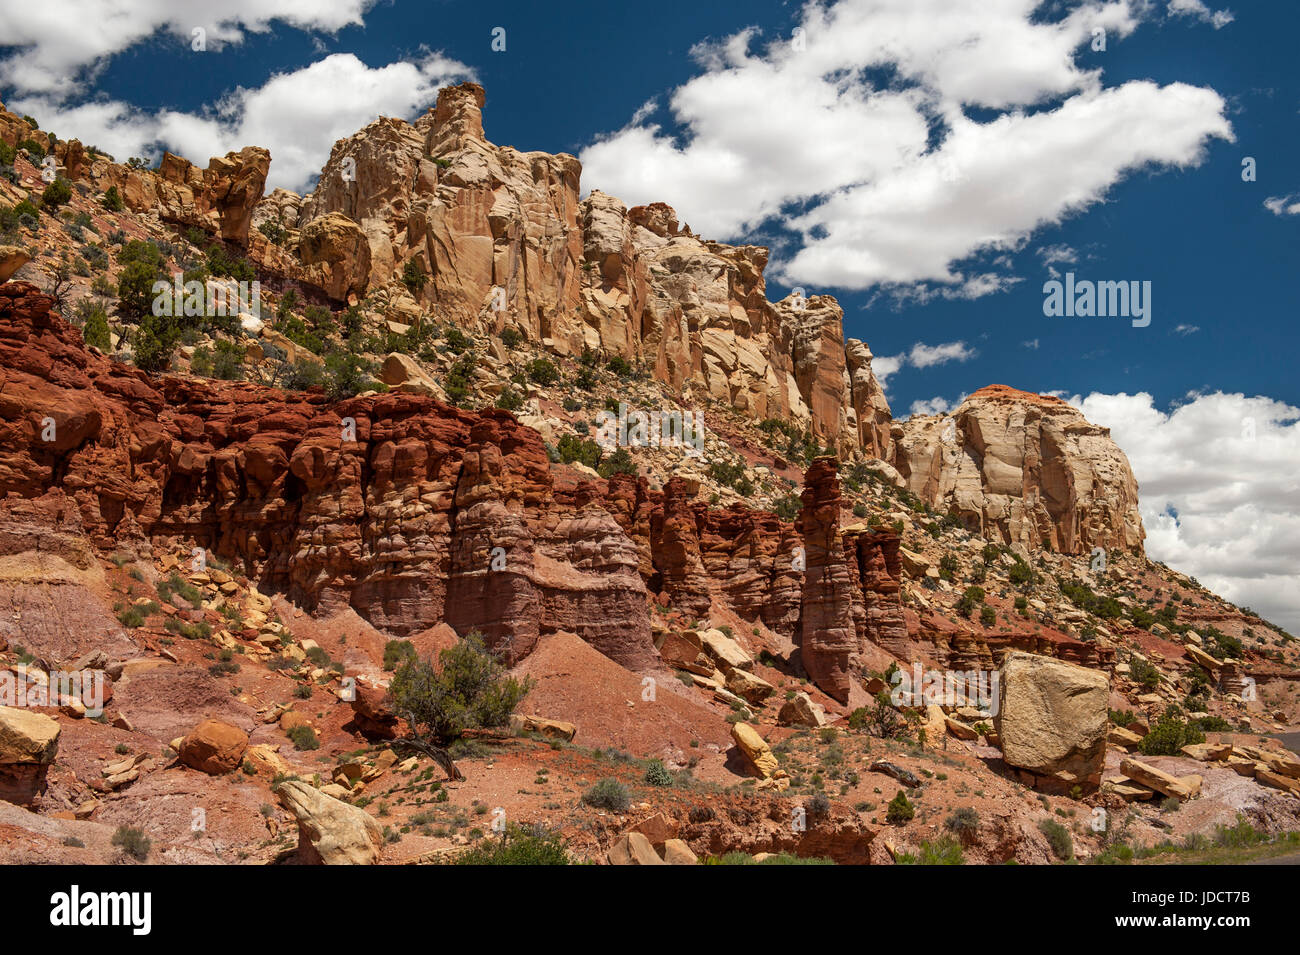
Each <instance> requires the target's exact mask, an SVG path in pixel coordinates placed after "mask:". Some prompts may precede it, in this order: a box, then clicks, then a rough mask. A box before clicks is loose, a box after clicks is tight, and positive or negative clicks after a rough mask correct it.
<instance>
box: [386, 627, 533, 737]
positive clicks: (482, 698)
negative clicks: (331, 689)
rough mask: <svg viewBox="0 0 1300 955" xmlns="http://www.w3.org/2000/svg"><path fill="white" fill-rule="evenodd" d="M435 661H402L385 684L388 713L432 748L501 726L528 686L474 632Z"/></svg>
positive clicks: (529, 680) (529, 682) (528, 679)
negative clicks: (390, 703) (389, 703)
mask: <svg viewBox="0 0 1300 955" xmlns="http://www.w3.org/2000/svg"><path fill="white" fill-rule="evenodd" d="M438 661H439V663H440V664H441V667H440V668H437V667H434V665H433V660H432V658H429V659H425V660H419V659H414V658H412V659H408V660H406V662H404V663H403V664H402V665H401V666H399V667H398V668H397V672H396V673H394V674H393V679H392V681H391V683H390V685H389V693H390V695H391V696H392V698H393V709H394V711H395V712H396V713H397V714H398V715H399V716H402V717H403V718H404V719H406V721H407V723H408V724H409V725H410V726H411V728H412V731H413V732H414V733H415V734H416V735H417V736H418V737H421V738H425V739H427V740H429V741H431V742H433V743H436V744H440V745H442V744H446V743H449V742H451V741H452V740H454V739H456V738H458V737H459V736H460V735H461V734H462V733H464V732H465V731H466V730H470V729H492V728H495V727H500V726H505V725H506V724H507V723H509V722H510V714H512V713H513V712H514V710H515V707H516V706H518V705H519V702H520V700H522V699H523V698H524V697H525V696H527V695H528V691H529V690H531V689H532V686H533V681H532V679H531V678H527V679H524V680H522V681H520V680H517V679H516V678H514V677H512V676H509V675H508V674H507V673H506V670H505V667H504V666H502V665H501V663H499V662H498V661H497V660H496V658H495V657H493V656H492V654H490V653H489V652H488V651H487V649H486V648H485V647H484V645H483V637H482V635H481V634H479V633H478V632H477V631H474V632H471V633H470V634H469V635H468V636H466V637H465V639H464V640H462V641H460V642H459V643H457V644H456V645H455V646H452V647H448V648H447V649H445V650H443V651H442V652H441V653H440V654H439V655H438Z"/></svg>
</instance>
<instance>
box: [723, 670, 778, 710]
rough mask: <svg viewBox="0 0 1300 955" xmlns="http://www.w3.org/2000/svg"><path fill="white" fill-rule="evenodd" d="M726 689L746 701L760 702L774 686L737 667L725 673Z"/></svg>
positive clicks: (773, 689) (774, 688)
mask: <svg viewBox="0 0 1300 955" xmlns="http://www.w3.org/2000/svg"><path fill="white" fill-rule="evenodd" d="M727 689H728V690H729V691H730V692H732V693H734V694H736V695H737V696H739V697H741V698H742V699H744V700H745V701H746V702H747V703H754V704H761V703H762V702H763V701H764V700H766V699H767V698H768V697H769V696H771V695H772V693H773V692H774V691H775V690H776V687H774V686H773V685H772V684H771V683H768V682H767V681H766V680H764V679H763V678H762V677H758V676H755V675H754V674H752V673H750V672H749V671H747V670H739V669H737V670H732V671H731V673H729V674H728V675H727Z"/></svg>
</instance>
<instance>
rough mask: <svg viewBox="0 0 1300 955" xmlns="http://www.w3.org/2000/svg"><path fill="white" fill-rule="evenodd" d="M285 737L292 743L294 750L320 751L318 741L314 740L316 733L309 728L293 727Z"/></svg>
mask: <svg viewBox="0 0 1300 955" xmlns="http://www.w3.org/2000/svg"><path fill="white" fill-rule="evenodd" d="M286 735H287V736H288V737H289V740H290V742H292V743H293V748H294V749H303V750H308V749H320V740H318V739H317V738H316V731H315V730H314V729H312V728H311V727H310V726H295V727H294V728H293V729H291V730H289V731H288V733H287V734H286Z"/></svg>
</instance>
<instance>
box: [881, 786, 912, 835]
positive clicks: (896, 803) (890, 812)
mask: <svg viewBox="0 0 1300 955" xmlns="http://www.w3.org/2000/svg"><path fill="white" fill-rule="evenodd" d="M915 815H916V810H915V809H914V808H913V807H912V803H911V802H910V801H909V800H908V798H907V793H905V792H903V790H901V789H900V790H899V791H898V795H896V796H895V797H894V798H893V799H891V800H889V807H888V809H886V811H885V818H886V819H888V820H889V822H890V823H891V824H892V825H895V826H901V825H902V824H903V823H905V822H910V821H911V819H912V817H913V816H915Z"/></svg>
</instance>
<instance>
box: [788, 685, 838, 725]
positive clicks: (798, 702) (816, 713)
mask: <svg viewBox="0 0 1300 955" xmlns="http://www.w3.org/2000/svg"><path fill="white" fill-rule="evenodd" d="M776 721H777V722H778V723H780V724H781V725H782V726H809V727H812V728H814V729H816V728H817V727H820V726H825V725H826V723H827V722H828V721H827V719H826V708H825V707H824V706H822V705H821V704H820V703H816V702H814V701H813V698H812V697H810V696H809V695H808V694H807V693H800V692H796V693H795V695H794V696H792V697H790V699H788V700H786V701H785V703H784V704H782V706H781V712H780V713H778V714H777V717H776Z"/></svg>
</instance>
